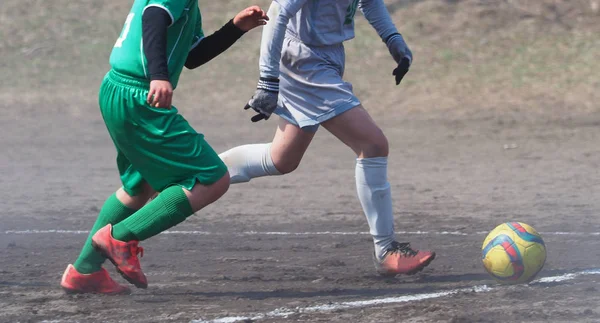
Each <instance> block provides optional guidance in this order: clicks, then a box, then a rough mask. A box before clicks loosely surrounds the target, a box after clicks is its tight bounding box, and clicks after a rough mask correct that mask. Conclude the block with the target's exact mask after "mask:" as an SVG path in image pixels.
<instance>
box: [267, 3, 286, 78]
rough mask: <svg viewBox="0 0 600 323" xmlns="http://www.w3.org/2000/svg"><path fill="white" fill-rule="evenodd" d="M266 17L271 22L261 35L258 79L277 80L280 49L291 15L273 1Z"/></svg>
mask: <svg viewBox="0 0 600 323" xmlns="http://www.w3.org/2000/svg"><path fill="white" fill-rule="evenodd" d="M267 16H269V17H271V19H272V20H271V21H269V22H268V23H267V25H266V26H265V27H264V29H263V33H262V39H261V44H260V60H259V68H260V77H261V78H263V79H278V78H279V62H280V60H281V49H282V48H283V40H284V39H285V31H286V28H287V24H288V22H289V21H290V18H291V17H292V15H290V14H289V13H288V12H287V11H286V10H285V9H283V8H282V7H281V6H280V5H279V4H278V3H277V2H275V1H273V3H271V6H270V7H269V11H268V12H267Z"/></svg>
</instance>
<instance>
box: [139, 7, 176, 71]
mask: <svg viewBox="0 0 600 323" xmlns="http://www.w3.org/2000/svg"><path fill="white" fill-rule="evenodd" d="M170 24H171V16H170V15H169V13H168V12H167V11H165V10H164V9H162V8H159V7H149V8H147V9H146V10H145V11H144V14H143V16H142V39H143V44H144V55H145V56H146V61H147V62H148V73H149V78H150V79H151V80H166V81H168V80H169V66H168V64H167V28H168V26H169V25H170Z"/></svg>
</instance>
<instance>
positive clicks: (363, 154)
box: [358, 128, 389, 158]
mask: <svg viewBox="0 0 600 323" xmlns="http://www.w3.org/2000/svg"><path fill="white" fill-rule="evenodd" d="M365 139H366V140H364V141H363V142H361V144H360V148H359V149H358V150H359V154H358V155H359V157H360V158H374V157H387V155H388V154H389V144H388V140H387V138H386V136H385V134H384V133H383V131H382V130H381V129H379V128H378V129H377V131H376V132H375V133H373V134H371V136H369V138H365Z"/></svg>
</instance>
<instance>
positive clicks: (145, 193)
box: [117, 182, 156, 210]
mask: <svg viewBox="0 0 600 323" xmlns="http://www.w3.org/2000/svg"><path fill="white" fill-rule="evenodd" d="M141 185H142V186H141V188H140V190H139V192H138V193H137V194H136V195H130V194H129V193H127V192H126V191H125V189H123V187H121V188H119V190H117V198H118V199H119V201H121V203H123V204H124V205H125V206H127V207H128V208H130V209H133V210H139V209H141V208H142V207H143V206H144V205H146V203H147V202H148V200H149V199H150V198H151V197H152V196H154V195H155V194H156V191H155V190H154V189H153V188H152V187H151V186H150V185H149V184H148V183H147V182H143V183H142V184H141Z"/></svg>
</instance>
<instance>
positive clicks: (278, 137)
mask: <svg viewBox="0 0 600 323" xmlns="http://www.w3.org/2000/svg"><path fill="white" fill-rule="evenodd" d="M358 8H360V10H361V11H362V12H363V14H364V15H365V17H366V18H367V20H368V21H369V23H370V24H371V25H372V26H373V27H374V28H375V30H376V31H377V33H378V34H379V36H380V37H381V39H382V40H383V41H384V43H385V44H386V45H387V47H388V49H389V51H390V53H391V55H392V57H393V58H394V60H395V61H396V63H397V64H398V65H397V67H396V68H395V69H394V71H393V75H394V76H395V80H396V85H398V84H400V81H401V80H402V78H403V77H404V75H405V74H406V73H407V72H408V69H409V67H410V64H411V62H412V53H411V51H410V49H409V48H408V46H407V45H406V43H405V42H404V39H403V37H402V36H401V35H400V34H399V33H398V31H397V30H396V27H395V26H394V23H393V22H392V20H391V18H390V15H389V12H388V11H387V9H386V7H385V5H384V3H383V0H311V1H308V0H276V1H274V2H273V3H272V4H271V7H270V8H269V12H268V13H267V15H268V16H269V17H270V18H271V19H270V22H269V23H267V26H266V27H265V29H264V30H263V37H262V43H261V54H260V64H259V65H260V80H259V82H258V86H257V90H256V92H255V94H254V96H253V97H252V98H251V99H250V101H249V102H248V104H247V105H246V107H245V109H250V108H252V109H253V110H255V111H256V112H257V113H258V114H256V115H255V116H253V117H252V121H254V122H257V121H260V120H262V119H268V118H269V117H270V115H271V114H272V113H275V114H277V115H279V116H280V117H281V118H280V122H279V125H278V128H277V130H276V133H275V137H274V139H273V141H272V143H266V144H254V145H244V146H238V147H235V148H232V149H230V150H228V151H226V152H224V153H222V154H221V155H219V156H220V157H221V159H223V161H224V162H225V164H226V165H227V167H228V169H229V173H230V175H231V183H242V182H248V181H250V180H251V179H252V178H255V177H261V176H269V175H281V174H286V173H290V172H292V171H294V170H295V169H296V168H297V167H298V165H299V164H300V160H301V159H302V156H303V155H304V152H305V151H306V149H307V148H308V146H309V144H310V142H311V141H312V139H313V137H314V135H315V133H316V131H317V129H318V128H319V126H320V125H322V126H323V127H324V128H325V129H327V130H328V131H329V132H331V133H332V134H333V135H334V136H336V137H337V138H338V139H340V141H342V142H343V143H344V144H346V145H347V146H349V147H350V148H351V149H352V150H353V151H354V152H355V153H356V155H357V157H358V158H357V159H356V168H355V177H356V188H357V193H358V198H359V200H360V203H361V205H362V207H363V211H364V213H365V215H366V217H367V222H368V224H369V227H370V233H371V235H372V236H373V241H374V244H375V252H374V254H373V255H374V257H373V258H374V262H375V267H376V269H377V271H378V272H379V273H380V274H382V275H396V274H413V273H416V272H418V271H420V270H422V269H423V268H424V267H425V266H427V265H428V264H429V263H430V262H431V261H432V260H433V259H434V258H435V253H434V252H430V251H416V250H413V249H412V248H411V247H410V245H409V243H406V242H405V243H399V242H397V241H396V240H395V237H394V219H393V214H392V200H391V192H390V184H389V182H388V180H387V163H388V162H387V156H388V142H387V139H386V137H385V135H384V134H383V132H382V131H381V129H380V128H379V127H378V126H377V125H376V124H375V122H374V121H373V119H372V118H371V117H370V116H369V114H368V113H367V111H366V110H365V109H364V108H363V107H362V105H361V103H360V101H359V100H358V98H357V97H356V96H355V95H354V93H353V91H352V85H351V84H350V83H348V82H345V81H344V80H343V74H344V68H345V53H344V46H343V42H344V41H346V40H349V39H352V38H354V15H355V13H356V11H357V9H358Z"/></svg>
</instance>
